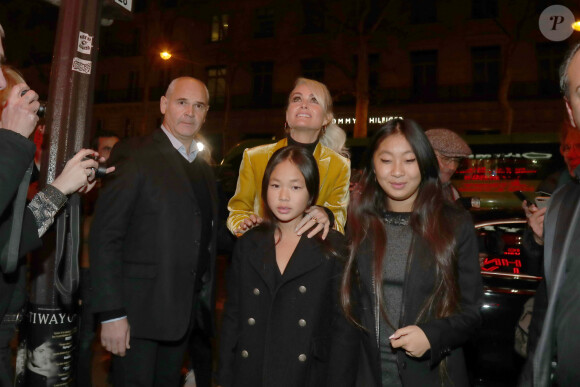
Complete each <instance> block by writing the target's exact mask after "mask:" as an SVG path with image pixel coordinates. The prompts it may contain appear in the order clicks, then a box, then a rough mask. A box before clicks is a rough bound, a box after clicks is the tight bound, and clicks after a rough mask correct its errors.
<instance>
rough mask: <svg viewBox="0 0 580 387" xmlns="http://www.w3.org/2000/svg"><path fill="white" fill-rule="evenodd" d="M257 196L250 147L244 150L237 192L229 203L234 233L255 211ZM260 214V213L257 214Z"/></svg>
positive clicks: (230, 228) (228, 224) (231, 229)
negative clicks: (249, 152)
mask: <svg viewBox="0 0 580 387" xmlns="http://www.w3.org/2000/svg"><path fill="white" fill-rule="evenodd" d="M255 198H256V186H255V178H254V169H253V168H252V161H251V160H250V156H249V154H248V149H246V150H245V151H244V157H243V159H242V163H241V164H240V175H239V176H238V183H237V185H236V192H235V193H234V196H232V198H231V199H230V201H229V203H228V211H229V212H230V214H229V215H228V221H227V226H228V229H229V230H230V231H231V233H232V234H234V235H235V234H236V233H235V230H237V229H238V228H239V227H240V224H241V223H242V221H243V220H244V219H246V218H249V217H250V215H252V214H253V213H254V201H255ZM256 215H258V214H256Z"/></svg>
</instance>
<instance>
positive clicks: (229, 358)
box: [216, 240, 243, 387]
mask: <svg viewBox="0 0 580 387" xmlns="http://www.w3.org/2000/svg"><path fill="white" fill-rule="evenodd" d="M242 244H243V240H240V241H238V243H236V246H235V248H234V253H233V257H232V264H231V266H230V268H229V271H228V277H227V298H226V302H225V305H224V311H223V316H222V327H221V332H220V333H221V334H220V348H219V365H218V372H217V377H216V379H217V385H218V386H222V387H228V386H231V385H233V382H234V361H235V356H236V353H235V351H236V346H237V343H238V338H239V332H240V326H239V322H240V286H241V284H240V276H241V260H242V255H243V248H242V246H241V245H242Z"/></svg>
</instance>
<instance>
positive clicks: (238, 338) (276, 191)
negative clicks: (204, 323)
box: [218, 146, 348, 387]
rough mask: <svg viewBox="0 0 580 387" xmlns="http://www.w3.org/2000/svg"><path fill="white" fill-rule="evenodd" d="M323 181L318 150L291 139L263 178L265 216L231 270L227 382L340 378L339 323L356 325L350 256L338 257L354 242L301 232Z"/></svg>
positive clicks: (319, 382) (224, 361)
mask: <svg viewBox="0 0 580 387" xmlns="http://www.w3.org/2000/svg"><path fill="white" fill-rule="evenodd" d="M318 186H319V175H318V167H317V165H316V160H315V158H314V157H313V155H312V153H311V152H310V151H308V150H307V149H306V148H304V147H301V146H287V147H284V148H281V149H279V150H278V151H276V152H274V154H273V155H272V157H271V158H270V160H269V162H268V164H267V166H266V169H265V172H264V179H263V181H262V201H263V203H264V209H265V211H264V221H263V222H262V224H261V225H259V226H257V227H255V228H253V229H251V230H249V231H248V232H247V233H245V234H244V235H243V236H242V237H241V238H240V239H239V240H238V242H237V244H236V247H235V250H234V254H233V260H232V266H231V268H230V272H229V277H228V289H227V291H228V294H227V300H226V303H225V307H224V314H223V324H222V330H221V336H220V365H219V371H218V384H219V385H220V386H222V387H230V386H251V387H259V386H276V387H279V386H296V387H298V386H324V385H333V386H334V385H337V383H338V382H337V383H334V382H330V381H327V377H328V376H329V375H328V373H327V366H328V363H329V361H328V358H329V356H330V352H331V349H330V344H331V343H330V339H331V330H332V328H333V326H334V325H335V324H336V323H340V322H341V321H343V324H344V325H347V324H348V323H347V322H346V319H345V318H344V315H343V314H342V313H341V310H340V306H339V304H340V303H339V287H340V281H341V273H342V267H343V264H344V259H343V260H342V264H341V260H339V259H338V258H339V257H340V256H341V255H342V256H345V255H346V246H345V245H344V239H343V236H342V235H341V234H340V233H339V232H338V231H335V230H330V232H329V234H328V236H327V238H325V239H324V240H323V239H322V236H321V234H322V232H319V233H318V234H317V235H316V236H314V237H313V238H308V237H307V236H306V234H304V235H302V236H298V235H297V234H296V232H295V228H296V225H297V224H298V223H299V222H300V221H301V220H302V218H303V217H304V215H305V211H306V210H307V209H308V208H309V207H310V206H312V205H313V204H314V203H316V199H317V196H318ZM313 227H315V226H313ZM340 252H342V254H340ZM333 375H334V374H333ZM333 375H330V376H331V377H332V376H333ZM327 383H328V384H327Z"/></svg>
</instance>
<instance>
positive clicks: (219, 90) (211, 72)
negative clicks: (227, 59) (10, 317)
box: [207, 66, 227, 107]
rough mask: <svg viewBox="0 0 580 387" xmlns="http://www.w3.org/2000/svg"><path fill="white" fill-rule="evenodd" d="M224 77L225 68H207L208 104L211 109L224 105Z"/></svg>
mask: <svg viewBox="0 0 580 387" xmlns="http://www.w3.org/2000/svg"><path fill="white" fill-rule="evenodd" d="M226 75H227V70H226V67H225V66H213V67H208V68H207V89H208V90H209V104H210V105H211V106H212V107H221V106H223V105H224V102H225V100H226Z"/></svg>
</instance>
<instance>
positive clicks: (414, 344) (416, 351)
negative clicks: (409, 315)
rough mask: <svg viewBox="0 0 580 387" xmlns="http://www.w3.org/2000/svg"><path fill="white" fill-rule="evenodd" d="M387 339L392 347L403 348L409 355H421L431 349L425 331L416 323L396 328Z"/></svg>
mask: <svg viewBox="0 0 580 387" xmlns="http://www.w3.org/2000/svg"><path fill="white" fill-rule="evenodd" d="M389 339H390V340H391V346H392V347H393V348H403V349H404V350H405V353H406V354H407V356H410V357H421V356H423V355H424V354H425V352H427V351H428V350H429V349H431V343H429V339H427V336H426V335H425V332H423V330H422V329H421V328H419V327H418V326H417V325H409V326H406V327H404V328H401V329H397V330H396V331H395V333H393V334H392V335H391V337H389Z"/></svg>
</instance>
